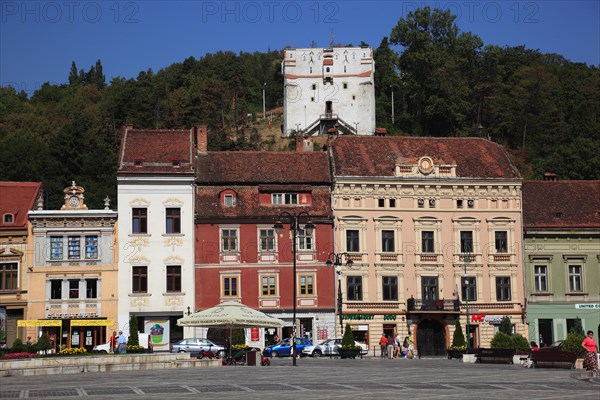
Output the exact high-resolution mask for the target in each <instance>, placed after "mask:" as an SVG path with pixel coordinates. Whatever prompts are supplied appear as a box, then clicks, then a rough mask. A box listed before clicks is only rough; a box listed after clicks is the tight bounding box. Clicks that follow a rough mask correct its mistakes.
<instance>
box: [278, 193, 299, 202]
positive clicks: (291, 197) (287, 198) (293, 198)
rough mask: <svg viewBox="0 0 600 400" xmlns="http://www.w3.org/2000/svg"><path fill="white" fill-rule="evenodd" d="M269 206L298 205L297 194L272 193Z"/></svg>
mask: <svg viewBox="0 0 600 400" xmlns="http://www.w3.org/2000/svg"><path fill="white" fill-rule="evenodd" d="M271 204H298V193H272V194H271Z"/></svg>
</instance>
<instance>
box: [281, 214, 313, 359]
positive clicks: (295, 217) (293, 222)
mask: <svg viewBox="0 0 600 400" xmlns="http://www.w3.org/2000/svg"><path fill="white" fill-rule="evenodd" d="M303 218H304V219H306V223H305V224H304V228H300V220H301V219H303ZM283 221H287V222H288V223H289V224H290V231H291V232H292V256H293V266H294V271H293V280H294V282H293V290H292V301H293V310H294V311H293V314H294V316H293V319H292V340H291V343H290V345H291V346H292V350H291V351H292V359H293V361H292V365H293V366H294V367H295V366H296V358H297V357H298V354H297V350H296V251H297V250H296V249H297V238H298V230H300V229H304V231H305V233H306V235H307V236H310V235H311V234H312V231H313V229H315V225H314V224H313V223H312V222H311V221H310V215H308V213H307V212H306V211H300V212H299V213H297V214H291V213H289V212H287V211H284V212H282V213H281V214H279V216H278V217H277V221H276V222H275V225H273V228H274V229H275V232H277V234H279V233H280V232H281V231H282V229H283Z"/></svg>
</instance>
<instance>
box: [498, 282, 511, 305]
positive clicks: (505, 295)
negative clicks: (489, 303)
mask: <svg viewBox="0 0 600 400" xmlns="http://www.w3.org/2000/svg"><path fill="white" fill-rule="evenodd" d="M510 291H511V289H510V276H497V277H496V300H497V301H510V299H511V294H510Z"/></svg>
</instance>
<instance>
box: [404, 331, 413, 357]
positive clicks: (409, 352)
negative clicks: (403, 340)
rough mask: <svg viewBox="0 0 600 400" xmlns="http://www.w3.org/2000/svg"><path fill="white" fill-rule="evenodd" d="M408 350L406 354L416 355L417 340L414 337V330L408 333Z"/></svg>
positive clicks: (409, 355) (408, 355)
mask: <svg viewBox="0 0 600 400" xmlns="http://www.w3.org/2000/svg"><path fill="white" fill-rule="evenodd" d="M407 341H408V351H407V352H406V356H407V357H408V358H414V357H415V340H414V338H413V335H412V332H409V333H408V340H407Z"/></svg>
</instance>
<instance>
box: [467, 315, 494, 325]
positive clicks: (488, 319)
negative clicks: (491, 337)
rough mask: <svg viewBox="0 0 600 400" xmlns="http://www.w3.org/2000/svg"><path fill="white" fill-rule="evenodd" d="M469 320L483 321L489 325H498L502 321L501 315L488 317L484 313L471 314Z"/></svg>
mask: <svg viewBox="0 0 600 400" xmlns="http://www.w3.org/2000/svg"><path fill="white" fill-rule="evenodd" d="M471 322H483V323H486V324H490V325H499V324H500V323H501V322H502V317H490V316H488V315H485V314H473V315H471Z"/></svg>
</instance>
